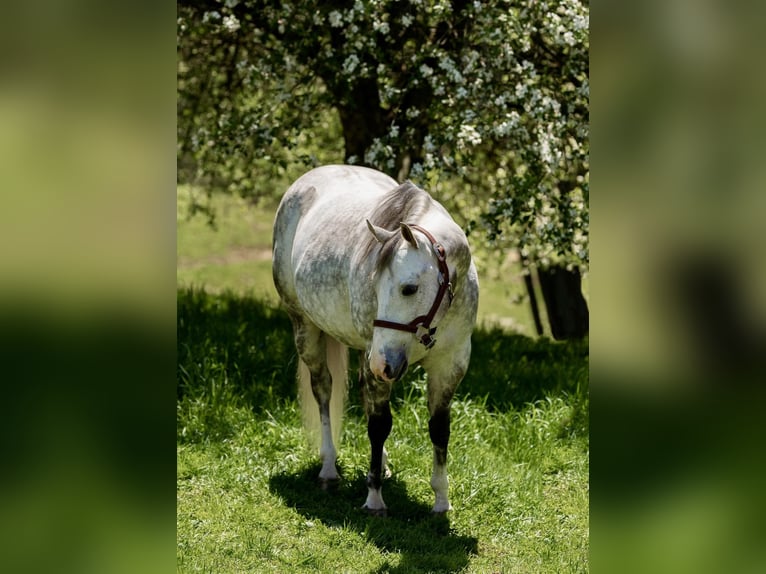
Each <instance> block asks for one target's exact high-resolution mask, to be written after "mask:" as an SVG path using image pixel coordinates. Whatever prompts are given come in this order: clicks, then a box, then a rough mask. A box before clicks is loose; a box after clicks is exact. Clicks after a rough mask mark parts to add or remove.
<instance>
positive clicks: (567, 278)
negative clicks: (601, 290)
mask: <svg viewBox="0 0 766 574" xmlns="http://www.w3.org/2000/svg"><path fill="white" fill-rule="evenodd" d="M537 276H538V278H539V280H540V289H541V291H542V293H543V299H544V300H545V308H546V309H547V311H548V321H549V323H550V325H551V333H552V334H553V338H554V339H556V340H557V341H561V340H564V339H580V338H582V337H584V336H585V335H587V334H588V323H589V314H588V304H587V303H586V302H585V298H584V297H583V295H582V287H581V276H580V271H579V269H574V270H572V271H568V270H567V269H566V268H564V267H559V266H554V267H550V268H548V269H538V270H537Z"/></svg>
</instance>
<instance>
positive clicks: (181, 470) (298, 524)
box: [177, 186, 589, 573]
mask: <svg viewBox="0 0 766 574" xmlns="http://www.w3.org/2000/svg"><path fill="white" fill-rule="evenodd" d="M191 193H194V190H192V189H190V188H188V187H183V186H182V187H180V188H179V193H178V285H179V291H178V317H177V323H178V339H177V340H178V370H177V377H178V392H177V397H178V400H177V570H178V572H215V573H218V572H353V573H356V572H363V573H368V572H370V573H372V572H380V573H383V572H399V573H409V572H414V573H419V572H533V573H540V572H543V573H544V572H551V573H560V572H586V571H588V548H589V535H588V531H589V518H588V497H589V482H588V469H589V438H588V420H589V414H588V413H589V398H588V397H589V394H588V344H587V341H585V342H579V343H554V342H551V341H550V340H549V339H547V338H531V337H529V336H526V335H530V334H532V333H533V332H534V330H533V327H532V320H531V315H530V313H529V310H528V303H527V302H526V300H525V299H524V291H523V285H522V283H521V280H520V277H519V273H520V269H519V267H518V263H515V262H514V261H513V260H511V259H510V258H509V259H507V260H506V261H504V262H503V263H502V264H501V265H500V266H499V267H497V268H496V270H495V272H494V273H493V274H490V273H487V272H485V271H483V270H482V269H481V268H480V280H481V303H480V309H479V320H480V328H478V329H477V330H476V331H475V333H474V336H473V354H472V360H471V367H470V368H469V371H468V373H467V375H466V377H465V379H464V380H463V382H462V383H461V385H460V387H459V388H458V392H457V394H456V397H455V400H454V402H453V411H452V437H451V442H450V451H449V457H450V458H449V473H450V480H451V487H450V494H451V501H452V504H453V506H454V508H455V509H454V510H453V511H452V512H450V513H449V514H448V515H447V516H446V517H435V516H431V514H430V508H431V504H432V503H433V494H432V492H431V488H430V486H429V478H430V471H431V456H432V455H431V445H430V441H429V438H428V412H427V408H426V401H425V397H424V393H425V388H426V384H427V380H426V376H425V374H424V372H423V371H422V370H420V369H418V368H417V367H416V368H414V369H411V372H410V373H409V374H408V375H407V377H406V378H405V380H403V381H402V382H400V383H398V384H397V385H396V386H395V388H394V391H393V394H392V410H393V415H394V428H393V431H392V434H391V437H390V438H389V440H388V442H387V448H388V450H389V454H390V459H391V460H390V465H391V469H392V471H393V476H392V477H391V478H390V479H389V480H387V481H386V482H385V483H384V497H385V500H386V503H387V504H388V506H389V510H390V512H389V516H388V517H387V518H376V517H370V516H368V515H367V514H366V513H365V512H363V511H362V510H361V509H360V506H361V504H362V503H363V502H364V499H365V496H366V487H365V486H364V477H365V474H366V470H367V465H368V464H369V461H368V457H369V443H368V439H367V432H366V426H365V422H364V416H363V414H362V410H361V406H360V404H359V392H358V389H357V388H356V386H355V385H354V384H352V388H351V390H350V394H349V404H348V409H347V414H346V419H345V422H344V430H343V440H342V445H341V447H340V449H339V451H340V454H339V456H340V458H339V469H340V471H341V474H342V476H343V481H342V482H341V484H340V486H339V487H338V488H337V489H336V490H335V491H332V492H325V491H323V490H321V489H320V488H319V487H318V485H317V482H316V475H317V474H318V471H319V465H318V457H317V455H316V453H315V452H313V450H311V449H310V448H309V446H308V441H307V440H306V438H305V436H304V434H303V431H302V429H301V423H300V415H299V412H298V408H297V403H296V398H295V370H296V362H297V357H296V354H295V349H294V345H293V341H292V334H291V330H290V323H289V320H288V318H287V316H286V315H285V313H284V312H283V311H282V310H281V309H280V308H279V305H278V298H277V296H276V292H275V290H274V287H273V285H272V281H271V264H270V245H271V243H270V242H271V222H272V219H273V212H274V206H259V207H254V206H252V205H249V204H247V203H245V202H244V201H243V200H240V199H239V198H236V197H226V196H217V197H215V198H213V204H214V208H215V209H216V213H217V217H216V225H217V230H213V229H211V228H210V227H209V226H208V225H207V223H206V222H205V220H204V218H202V217H199V218H193V219H189V218H187V217H186V209H187V207H186V206H187V205H188V198H189V194H191ZM540 303H541V304H542V301H540ZM501 327H502V328H501ZM355 365H356V355H355V354H352V356H351V369H352V370H353V369H354V368H355ZM351 380H352V381H353V380H354V377H352V378H351Z"/></svg>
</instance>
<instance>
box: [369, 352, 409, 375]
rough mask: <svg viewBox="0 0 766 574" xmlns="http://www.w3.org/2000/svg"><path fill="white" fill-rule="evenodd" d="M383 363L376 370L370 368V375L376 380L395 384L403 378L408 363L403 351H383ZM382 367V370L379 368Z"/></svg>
mask: <svg viewBox="0 0 766 574" xmlns="http://www.w3.org/2000/svg"><path fill="white" fill-rule="evenodd" d="M384 359H385V362H384V363H383V365H382V366H380V365H379V366H377V367H378V368H374V367H372V365H370V366H371V367H372V374H373V375H375V377H376V378H378V379H381V380H383V381H387V382H396V381H398V380H399V379H401V378H402V377H403V376H404V373H406V372H407V367H408V366H409V362H408V361H407V355H406V354H405V352H404V351H403V350H397V351H389V350H387V351H385V353H384ZM381 367H382V368H381Z"/></svg>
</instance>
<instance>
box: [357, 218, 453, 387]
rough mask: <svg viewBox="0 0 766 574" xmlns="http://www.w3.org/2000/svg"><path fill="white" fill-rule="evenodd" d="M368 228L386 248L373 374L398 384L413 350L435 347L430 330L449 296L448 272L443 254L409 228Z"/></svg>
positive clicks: (380, 271)
mask: <svg viewBox="0 0 766 574" xmlns="http://www.w3.org/2000/svg"><path fill="white" fill-rule="evenodd" d="M367 225H368V227H369V229H370V232H371V233H372V234H373V235H374V236H375V239H377V241H378V242H380V243H381V246H380V250H379V252H378V253H379V256H380V258H379V261H378V268H377V274H376V277H377V282H376V295H377V304H378V307H377V315H376V317H377V319H376V320H375V322H374V326H375V329H374V330H373V336H372V342H371V345H370V350H369V362H370V370H371V371H372V373H373V375H375V376H376V377H377V378H378V379H381V380H386V381H396V380H399V379H400V378H401V377H402V375H404V373H405V372H406V371H407V367H408V365H409V363H410V357H411V355H412V350H413V346H416V345H420V344H423V345H425V346H426V347H429V348H430V346H431V345H433V340H432V339H431V338H430V334H429V329H428V328H429V326H430V325H429V324H430V321H431V319H433V318H434V316H435V315H436V314H437V312H438V310H439V308H440V307H441V301H442V299H443V298H444V294H445V293H446V292H447V288H448V286H449V271H448V270H447V266H446V262H445V261H444V255H443V252H442V253H441V254H439V252H438V251H436V249H435V246H434V244H433V243H432V241H430V240H429V238H427V237H426V236H425V235H423V234H422V233H416V232H415V230H414V229H413V227H411V226H409V225H407V224H406V223H402V224H401V225H400V228H399V229H397V230H396V231H389V230H386V229H383V228H381V227H377V226H375V225H373V224H372V223H370V222H369V221H367ZM414 227H417V226H414ZM419 229H420V230H421V231H423V232H424V233H425V231H424V230H422V228H419ZM442 284H443V285H444V286H443V287H442V288H440V286H441V285H442ZM450 296H451V293H450ZM418 323H420V325H418ZM424 324H425V325H424Z"/></svg>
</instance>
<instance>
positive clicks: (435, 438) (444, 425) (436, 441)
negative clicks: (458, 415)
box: [428, 404, 452, 513]
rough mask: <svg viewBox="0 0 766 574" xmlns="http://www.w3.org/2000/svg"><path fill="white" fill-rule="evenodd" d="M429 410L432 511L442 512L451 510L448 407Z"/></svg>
mask: <svg viewBox="0 0 766 574" xmlns="http://www.w3.org/2000/svg"><path fill="white" fill-rule="evenodd" d="M429 410H431V418H430V420H429V421H428V433H429V434H430V435H431V443H432V444H433V448H434V463H433V473H432V474H431V488H432V489H433V491H434V494H435V495H436V500H435V501H434V507H433V512H436V513H442V512H447V511H448V510H452V505H451V504H450V502H449V478H447V446H448V444H449V435H450V407H449V404H447V405H446V406H440V407H438V408H436V409H429Z"/></svg>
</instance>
